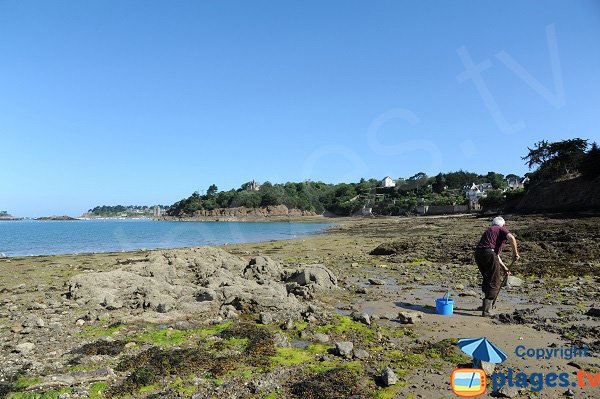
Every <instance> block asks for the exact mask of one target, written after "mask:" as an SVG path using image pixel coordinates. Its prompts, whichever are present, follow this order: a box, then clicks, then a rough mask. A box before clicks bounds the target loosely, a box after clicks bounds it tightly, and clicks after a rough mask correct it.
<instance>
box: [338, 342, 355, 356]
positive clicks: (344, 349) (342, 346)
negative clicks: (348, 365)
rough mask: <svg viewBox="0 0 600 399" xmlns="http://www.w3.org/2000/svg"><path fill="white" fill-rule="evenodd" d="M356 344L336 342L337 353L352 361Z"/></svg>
mask: <svg viewBox="0 0 600 399" xmlns="http://www.w3.org/2000/svg"><path fill="white" fill-rule="evenodd" d="M353 350H354V344H353V343H352V342H336V343H335V353H336V354H337V355H338V356H341V357H343V358H346V359H352V355H353Z"/></svg>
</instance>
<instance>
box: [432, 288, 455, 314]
mask: <svg viewBox="0 0 600 399" xmlns="http://www.w3.org/2000/svg"><path fill="white" fill-rule="evenodd" d="M453 311H454V299H450V293H449V292H448V293H447V294H446V295H444V297H443V298H438V299H436V300H435V313H437V314H443V315H451V314H452V312H453Z"/></svg>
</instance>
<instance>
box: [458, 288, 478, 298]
mask: <svg viewBox="0 0 600 399" xmlns="http://www.w3.org/2000/svg"><path fill="white" fill-rule="evenodd" d="M458 296H473V297H478V296H479V294H478V293H477V292H475V291H473V290H468V291H463V292H459V293H458Z"/></svg>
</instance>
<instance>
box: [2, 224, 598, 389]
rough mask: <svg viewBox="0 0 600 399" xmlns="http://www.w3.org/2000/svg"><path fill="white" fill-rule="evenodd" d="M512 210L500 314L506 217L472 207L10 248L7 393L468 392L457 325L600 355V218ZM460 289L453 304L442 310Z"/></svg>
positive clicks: (521, 360) (592, 364) (567, 364)
mask: <svg viewBox="0 0 600 399" xmlns="http://www.w3.org/2000/svg"><path fill="white" fill-rule="evenodd" d="M506 219H507V223H508V227H509V229H511V230H512V231H513V232H514V233H515V234H516V235H517V238H518V240H519V245H520V248H521V255H522V257H523V261H522V263H520V264H517V265H515V269H514V271H515V275H516V276H517V277H518V279H517V280H515V281H513V282H512V283H513V284H512V285H511V286H509V287H506V288H505V289H504V290H503V291H502V293H501V294H500V298H499V301H498V305H497V309H496V311H497V312H498V316H497V317H495V318H492V319H488V318H482V317H480V316H478V315H479V312H478V311H477V309H476V308H477V306H478V305H479V304H480V292H479V287H478V284H479V275H478V271H477V267H476V266H475V265H474V262H473V259H472V248H473V246H474V245H475V243H476V242H477V239H478V238H479V235H480V234H481V232H482V231H483V229H484V228H485V227H486V225H487V224H488V221H487V220H486V219H478V218H475V217H470V216H469V217H436V218H427V217H415V218H382V219H378V218H375V219H360V220H341V221H340V224H339V225H338V226H337V227H335V228H333V229H331V230H330V231H329V233H328V234H324V235H318V236H311V237H304V238H302V239H296V240H289V241H279V242H268V243H253V244H240V245H227V246H223V247H221V248H211V247H200V248H190V249H178V250H161V251H140V252H135V253H109V254H88V255H63V256H50V257H21V258H6V259H0V340H1V342H2V347H1V348H0V361H1V362H0V397H8V398H12V399H24V398H28V399H33V398H63V399H66V398H108V397H136V398H137V397H139V398H270V399H272V398H326V399H328V398H350V397H353V398H382V399H383V398H408V397H412V398H431V397H435V398H452V397H455V395H454V394H453V393H452V391H451V390H450V386H449V384H448V380H449V376H450V372H451V370H452V369H454V368H456V367H465V366H469V365H470V362H471V359H470V358H468V357H466V356H465V355H464V354H463V353H462V352H461V351H460V350H459V349H458V347H457V345H456V342H457V339H459V338H466V337H479V336H486V337H487V338H488V339H490V340H491V341H492V342H494V343H495V344H496V345H498V346H499V347H501V348H502V349H503V350H505V351H506V352H507V354H508V359H507V361H506V362H504V363H502V364H501V365H498V366H496V371H501V372H503V371H506V370H507V369H508V368H511V369H513V370H518V371H526V372H543V373H548V372H550V371H554V372H559V373H560V372H567V373H569V374H573V373H575V372H577V370H579V369H581V370H586V371H587V372H598V371H600V318H599V316H600V309H599V308H600V292H599V290H598V283H599V282H600V281H599V280H598V277H597V276H598V274H599V272H600V263H599V261H598V258H599V256H598V255H599V254H600V244H599V242H600V241H599V238H600V236H599V233H598V228H597V227H598V226H599V225H600V218H597V217H595V218H590V217H588V218H564V217H559V216H551V217H544V216H536V217H524V216H514V217H513V216H510V215H507V216H506ZM509 256H510V255H509V254H506V257H507V260H508V258H509ZM446 292H450V295H451V297H452V298H454V299H455V301H456V304H455V308H454V314H453V315H452V316H451V317H448V316H441V315H437V314H435V309H434V304H435V299H436V298H438V297H441V296H443V295H444V294H445V293H446ZM517 345H525V346H526V347H531V348H544V347H546V348H547V347H568V346H573V345H578V346H586V347H587V348H588V349H589V353H588V356H586V357H584V358H577V359H569V360H567V359H563V358H553V359H543V360H536V359H530V358H526V357H518V356H516V355H515V353H514V348H515V347H516V346H517ZM573 378H574V379H575V378H576V377H573ZM569 389H571V390H572V391H575V394H576V397H577V398H593V397H597V396H596V395H597V389H598V388H595V390H594V389H592V388H588V389H583V388H569ZM567 393H568V392H567V388H560V387H554V388H551V387H546V388H544V389H543V390H542V391H540V392H535V393H534V392H532V391H531V390H530V389H527V388H515V387H511V389H508V387H507V388H506V389H502V390H501V391H499V392H497V393H495V395H496V396H498V397H523V398H533V397H535V398H556V397H562V396H563V395H565V394H567Z"/></svg>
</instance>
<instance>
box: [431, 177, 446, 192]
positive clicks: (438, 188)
mask: <svg viewBox="0 0 600 399" xmlns="http://www.w3.org/2000/svg"><path fill="white" fill-rule="evenodd" d="M445 187H446V178H445V177H444V175H443V174H442V173H440V174H438V175H437V176H436V177H435V182H434V183H433V192H434V193H436V194H440V193H441V192H442V191H444V189H445Z"/></svg>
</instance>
